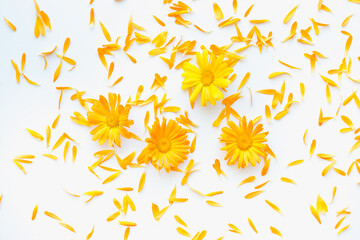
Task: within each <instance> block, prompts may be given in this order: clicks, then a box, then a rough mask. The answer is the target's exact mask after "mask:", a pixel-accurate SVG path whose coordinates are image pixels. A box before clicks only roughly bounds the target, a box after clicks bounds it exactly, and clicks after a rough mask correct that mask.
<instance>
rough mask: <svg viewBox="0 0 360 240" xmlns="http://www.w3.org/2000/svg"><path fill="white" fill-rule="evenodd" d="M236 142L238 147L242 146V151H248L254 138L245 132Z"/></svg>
mask: <svg viewBox="0 0 360 240" xmlns="http://www.w3.org/2000/svg"><path fill="white" fill-rule="evenodd" d="M236 144H237V146H238V148H240V149H241V150H242V151H246V150H248V149H249V148H250V147H251V146H252V144H253V140H252V139H251V137H250V136H248V135H246V134H243V135H241V136H239V138H238V140H237V142H236Z"/></svg>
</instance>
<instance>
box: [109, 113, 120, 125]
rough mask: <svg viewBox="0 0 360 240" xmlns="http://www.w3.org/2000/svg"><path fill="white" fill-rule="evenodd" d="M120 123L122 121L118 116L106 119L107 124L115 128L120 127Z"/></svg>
mask: <svg viewBox="0 0 360 240" xmlns="http://www.w3.org/2000/svg"><path fill="white" fill-rule="evenodd" d="M119 123H120V119H119V117H118V116H117V115H115V114H111V115H110V116H109V117H108V118H107V119H106V124H107V125H108V126H109V127H111V128H113V127H118V126H119Z"/></svg>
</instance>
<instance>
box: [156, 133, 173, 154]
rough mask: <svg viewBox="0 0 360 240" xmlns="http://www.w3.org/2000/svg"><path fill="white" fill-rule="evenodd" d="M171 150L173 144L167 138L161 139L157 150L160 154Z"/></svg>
mask: <svg viewBox="0 0 360 240" xmlns="http://www.w3.org/2000/svg"><path fill="white" fill-rule="evenodd" d="M170 148H171V142H170V141H169V139H167V138H165V137H162V138H160V140H159V141H158V143H157V149H158V150H159V152H161V153H166V152H168V151H169V150H170Z"/></svg>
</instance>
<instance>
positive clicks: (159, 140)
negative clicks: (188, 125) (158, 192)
mask: <svg viewBox="0 0 360 240" xmlns="http://www.w3.org/2000/svg"><path fill="white" fill-rule="evenodd" d="M149 133H150V138H147V139H145V142H147V143H148V145H147V146H146V147H145V148H144V149H143V151H142V152H141V153H140V155H139V157H138V158H137V161H138V163H140V164H141V163H146V164H147V163H149V162H151V164H152V165H153V166H154V167H155V168H157V169H162V168H165V170H166V172H169V171H170V170H177V166H178V165H179V164H181V163H182V162H184V160H186V159H187V155H188V154H189V149H190V146H189V145H190V142H189V141H188V140H187V131H186V130H185V129H184V128H182V127H180V126H179V124H178V123H177V122H176V121H174V120H169V121H167V120H166V119H165V118H163V120H162V123H161V124H160V121H159V119H158V118H156V120H155V122H154V125H153V126H152V128H151V129H149Z"/></svg>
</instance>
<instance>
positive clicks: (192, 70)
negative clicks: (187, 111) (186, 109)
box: [181, 50, 233, 106]
mask: <svg viewBox="0 0 360 240" xmlns="http://www.w3.org/2000/svg"><path fill="white" fill-rule="evenodd" d="M196 62H197V65H198V67H196V66H194V65H193V64H191V63H189V62H185V63H184V64H183V66H182V69H183V70H184V72H183V73H182V74H181V76H183V77H184V80H183V82H182V86H181V88H182V89H186V88H190V89H191V91H192V93H191V95H190V102H191V103H192V104H193V103H194V102H195V100H196V98H197V96H198V95H199V93H200V92H201V106H206V103H207V101H209V102H210V103H211V104H213V105H215V103H216V101H219V100H221V99H223V98H224V95H223V93H222V92H221V90H220V89H219V88H226V87H228V86H229V84H230V83H231V82H230V80H229V79H228V76H229V75H230V74H231V73H232V72H233V69H232V68H231V67H229V65H228V64H227V63H226V62H225V61H224V56H223V55H220V56H215V54H214V53H211V55H210V58H209V52H208V51H207V50H203V52H202V55H201V54H200V53H199V52H197V53H196Z"/></svg>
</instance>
